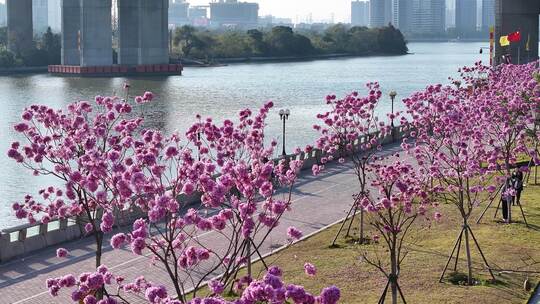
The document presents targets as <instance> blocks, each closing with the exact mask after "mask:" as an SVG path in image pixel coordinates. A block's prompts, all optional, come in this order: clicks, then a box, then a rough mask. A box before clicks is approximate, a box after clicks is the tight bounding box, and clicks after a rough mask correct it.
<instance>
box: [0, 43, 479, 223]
mask: <svg viewBox="0 0 540 304" xmlns="http://www.w3.org/2000/svg"><path fill="white" fill-rule="evenodd" d="M485 46H486V43H410V44H409V49H410V52H411V53H412V54H410V55H405V56H395V57H385V56H381V57H365V58H352V59H334V60H320V61H306V62H295V63H291V62H288V63H262V64H235V65H230V66H226V67H215V68H186V69H185V70H184V75H183V76H172V77H152V78H76V77H69V78H67V77H66V78H63V77H52V76H49V75H25V76H11V77H7V76H0V153H2V154H1V155H2V156H0V229H2V228H7V227H11V226H14V225H17V224H20V223H21V222H20V221H18V220H17V219H15V218H14V217H13V214H12V212H11V210H10V206H11V204H12V203H13V202H14V201H18V200H19V201H20V200H21V199H22V198H23V197H24V195H25V194H27V193H30V194H32V195H36V194H37V191H38V190H39V189H40V188H42V187H44V186H46V185H48V183H50V182H51V181H48V180H47V178H46V177H34V176H32V174H31V173H30V172H28V171H26V170H25V169H23V168H22V167H21V166H20V165H19V164H17V163H15V162H14V161H13V160H11V159H8V158H7V156H5V155H6V152H7V150H8V148H9V146H10V144H11V142H13V141H15V140H19V139H20V138H17V134H16V133H15V132H14V131H13V128H12V126H13V124H15V123H16V122H18V121H19V120H20V113H21V111H22V110H23V109H24V108H25V107H27V106H29V105H32V104H46V105H49V106H53V107H56V108H58V107H65V106H66V105H67V104H69V103H71V102H74V101H77V100H91V99H93V97H94V96H96V95H114V94H115V93H117V92H118V93H119V94H120V92H121V90H122V85H123V84H124V83H125V82H128V83H129V84H130V86H131V92H132V93H133V94H142V93H143V92H144V91H145V90H148V91H152V92H154V93H155V94H156V95H157V100H156V101H155V102H154V103H152V104H151V106H148V107H146V108H145V113H146V114H145V117H146V119H149V120H150V122H151V124H152V126H155V127H158V128H160V129H163V130H165V131H166V132H171V131H174V130H179V131H182V133H183V131H185V130H186V129H187V127H188V126H189V125H190V124H191V123H192V122H193V121H194V116H195V114H197V113H199V114H201V115H203V116H204V117H206V116H210V117H213V118H214V119H216V120H221V119H223V118H229V117H233V116H234V115H236V113H238V111H239V110H240V109H243V108H246V107H250V108H258V107H259V106H261V105H262V104H263V103H264V102H265V101H267V100H272V101H274V103H275V105H276V106H275V109H274V110H275V111H274V113H272V115H271V116H270V118H269V120H268V124H269V126H268V133H267V134H269V135H270V136H271V137H274V138H276V139H278V140H279V142H281V123H280V120H279V115H278V113H277V112H278V110H279V109H280V108H288V109H290V110H291V116H290V118H289V120H288V122H287V138H286V139H287V145H286V147H287V150H288V152H290V151H291V150H292V149H293V148H294V147H296V146H302V147H303V146H305V145H306V144H310V143H313V141H314V140H315V139H316V136H317V135H316V133H315V132H314V131H313V130H312V125H313V124H314V123H316V119H315V116H316V114H317V113H320V112H322V111H324V110H325V109H326V107H325V102H324V97H325V96H326V95H328V94H336V95H338V96H342V95H344V94H346V93H349V92H352V91H354V90H357V91H359V92H363V91H364V88H365V83H367V82H370V81H378V82H379V83H380V84H381V87H382V89H383V91H384V92H385V98H386V99H387V101H388V102H383V103H382V104H381V108H380V109H379V111H380V112H381V113H387V112H389V111H390V101H389V98H388V97H387V94H386V93H388V92H389V91H392V90H395V91H397V93H398V100H401V98H404V97H406V96H408V95H409V94H410V93H412V92H414V91H416V90H421V89H423V88H425V87H426V85H428V84H432V83H447V82H448V77H449V76H457V69H458V68H459V67H462V66H464V65H471V64H473V63H474V62H475V61H478V60H483V61H484V62H486V61H487V60H489V56H488V55H487V54H485V53H484V54H479V49H480V47H485ZM396 109H400V104H399V102H396ZM278 151H281V148H280V149H278Z"/></svg>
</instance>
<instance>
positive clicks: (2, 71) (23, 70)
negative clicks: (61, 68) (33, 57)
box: [0, 66, 48, 76]
mask: <svg viewBox="0 0 540 304" xmlns="http://www.w3.org/2000/svg"><path fill="white" fill-rule="evenodd" d="M47 69H48V67H47V66H37V67H16V68H0V75H7V76H9V75H17V74H46V73H48V70H47Z"/></svg>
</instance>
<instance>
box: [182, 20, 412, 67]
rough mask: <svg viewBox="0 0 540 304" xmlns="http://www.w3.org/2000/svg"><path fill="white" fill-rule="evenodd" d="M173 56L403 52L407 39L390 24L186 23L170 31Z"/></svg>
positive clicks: (200, 57)
mask: <svg viewBox="0 0 540 304" xmlns="http://www.w3.org/2000/svg"><path fill="white" fill-rule="evenodd" d="M172 40H173V41H172V42H173V55H172V56H173V57H176V58H179V57H183V58H193V59H207V60H208V59H214V58H251V57H284V56H312V55H322V54H337V53H339V54H350V55H357V56H363V55H371V54H393V55H401V54H406V53H407V51H408V48H407V42H406V41H405V39H404V37H403V34H402V33H401V32H400V31H399V30H398V29H396V28H394V27H393V26H392V25H388V26H385V27H382V28H373V29H371V28H367V27H360V26H354V27H351V26H348V25H344V24H337V25H333V26H331V27H329V28H328V29H326V30H324V31H322V32H320V31H312V30H305V31H301V30H293V29H292V28H291V27H288V26H276V27H273V28H272V29H270V30H266V31H264V30H258V29H251V30H248V31H246V32H242V31H215V30H208V29H202V28H195V27H192V26H189V25H186V26H182V27H179V28H177V29H176V30H175V31H174V32H173V33H172Z"/></svg>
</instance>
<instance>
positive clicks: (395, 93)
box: [388, 91, 397, 142]
mask: <svg viewBox="0 0 540 304" xmlns="http://www.w3.org/2000/svg"><path fill="white" fill-rule="evenodd" d="M388 95H390V99H391V100H392V116H391V117H390V127H391V128H392V142H393V141H395V135H394V133H395V132H394V100H395V99H396V96H397V92H396V91H391V92H390V94H388Z"/></svg>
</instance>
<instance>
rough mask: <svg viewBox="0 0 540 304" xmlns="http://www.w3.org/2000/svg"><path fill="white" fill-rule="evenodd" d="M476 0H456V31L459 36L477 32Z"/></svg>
mask: <svg viewBox="0 0 540 304" xmlns="http://www.w3.org/2000/svg"><path fill="white" fill-rule="evenodd" d="M476 5H477V4H476V0H456V31H457V34H458V36H459V37H464V36H469V35H471V34H474V33H475V32H476V10H477V7H476Z"/></svg>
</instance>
